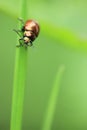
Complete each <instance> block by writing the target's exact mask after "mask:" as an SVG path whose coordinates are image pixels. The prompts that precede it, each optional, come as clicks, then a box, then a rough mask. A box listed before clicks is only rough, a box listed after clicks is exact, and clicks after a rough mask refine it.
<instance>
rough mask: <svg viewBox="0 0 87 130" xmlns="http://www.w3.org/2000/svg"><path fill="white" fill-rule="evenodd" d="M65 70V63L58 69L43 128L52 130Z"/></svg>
mask: <svg viewBox="0 0 87 130" xmlns="http://www.w3.org/2000/svg"><path fill="white" fill-rule="evenodd" d="M64 70H65V67H64V66H63V65H61V66H60V68H59V69H58V72H57V75H56V78H55V81H54V84H53V87H52V91H51V95H50V99H49V102H48V106H47V110H46V115H45V118H44V124H43V128H42V130H51V126H52V121H53V116H54V112H55V108H56V102H57V100H58V93H59V88H60V83H61V80H62V76H63V73H64Z"/></svg>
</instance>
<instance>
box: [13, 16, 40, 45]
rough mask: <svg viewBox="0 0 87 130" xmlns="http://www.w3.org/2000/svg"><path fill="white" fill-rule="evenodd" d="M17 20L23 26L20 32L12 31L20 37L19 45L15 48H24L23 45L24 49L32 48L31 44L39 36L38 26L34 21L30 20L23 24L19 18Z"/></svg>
mask: <svg viewBox="0 0 87 130" xmlns="http://www.w3.org/2000/svg"><path fill="white" fill-rule="evenodd" d="M19 20H20V21H21V22H22V24H23V26H22V28H21V30H16V29H14V31H15V32H16V33H17V34H18V35H19V36H20V39H19V43H20V44H19V45H17V47H20V46H24V45H25V46H26V47H27V46H32V45H33V43H32V42H33V41H34V40H35V39H36V38H37V37H38V35H39V31H40V26H39V24H38V23H37V22H36V21H35V20H32V19H30V20H27V21H26V22H24V21H23V20H22V19H20V18H19Z"/></svg>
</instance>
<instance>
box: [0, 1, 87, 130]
mask: <svg viewBox="0 0 87 130" xmlns="http://www.w3.org/2000/svg"><path fill="white" fill-rule="evenodd" d="M20 2H21V1H18V0H3V1H2V0H0V130H9V129H10V116H11V101H12V88H13V75H14V63H15V50H16V47H15V45H16V41H17V35H16V34H15V33H14V32H13V31H12V29H13V28H17V23H18V22H17V17H20V16H19V10H20ZM27 4H28V8H29V9H28V15H29V19H30V18H32V19H36V20H37V21H38V22H39V23H40V25H41V30H40V35H39V37H38V38H37V39H36V40H35V41H34V47H29V48H28V57H29V60H28V71H27V84H26V88H25V100H24V111H23V124H22V129H23V130H41V129H42V125H43V120H44V115H45V111H46V108H47V104H48V101H49V97H50V93H51V90H52V86H53V83H54V80H55V76H56V73H57V70H58V68H59V67H60V66H61V65H62V64H63V65H64V66H65V72H64V74H63V77H62V82H61V85H60V90H59V95H58V100H57V103H56V110H55V114H54V119H53V123H52V130H87V1H86V0H73V1H72V0H61V1H60V0H28V1H27ZM51 27H52V28H51ZM59 30H60V31H59ZM57 31H58V33H57ZM69 34H70V36H68V35H69Z"/></svg>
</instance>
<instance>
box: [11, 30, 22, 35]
mask: <svg viewBox="0 0 87 130" xmlns="http://www.w3.org/2000/svg"><path fill="white" fill-rule="evenodd" d="M13 31H14V32H16V33H17V34H18V35H19V37H21V34H20V33H19V32H21V30H16V29H13Z"/></svg>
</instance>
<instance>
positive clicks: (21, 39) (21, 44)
mask: <svg viewBox="0 0 87 130" xmlns="http://www.w3.org/2000/svg"><path fill="white" fill-rule="evenodd" d="M21 41H24V40H23V38H20V39H19V45H16V47H21V46H23V43H22V42H21Z"/></svg>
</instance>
